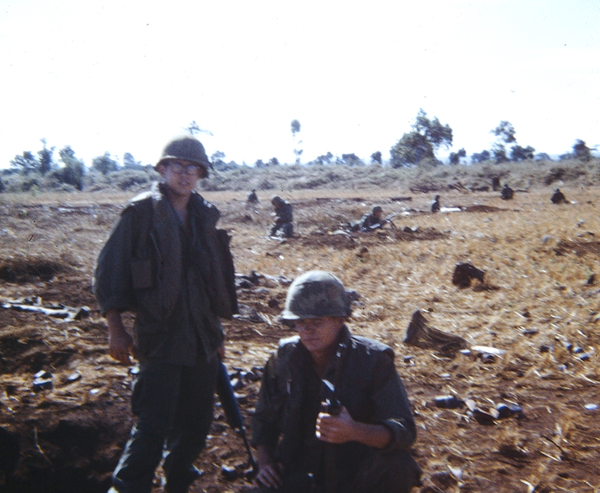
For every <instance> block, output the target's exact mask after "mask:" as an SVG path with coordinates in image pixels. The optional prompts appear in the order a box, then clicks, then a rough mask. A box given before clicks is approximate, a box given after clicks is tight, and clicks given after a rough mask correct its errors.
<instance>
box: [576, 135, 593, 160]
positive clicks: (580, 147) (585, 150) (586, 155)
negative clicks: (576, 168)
mask: <svg viewBox="0 0 600 493" xmlns="http://www.w3.org/2000/svg"><path fill="white" fill-rule="evenodd" d="M573 157H574V158H575V159H579V160H580V161H589V160H590V159H592V151H591V149H590V148H589V147H588V146H587V145H585V142H584V141H583V140H581V139H577V140H576V141H575V144H573Z"/></svg>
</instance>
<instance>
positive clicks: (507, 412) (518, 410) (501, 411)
mask: <svg viewBox="0 0 600 493" xmlns="http://www.w3.org/2000/svg"><path fill="white" fill-rule="evenodd" d="M496 411H497V412H498V417H499V418H500V419H502V418H509V417H511V416H515V415H516V416H520V415H522V414H523V408H522V407H521V406H517V405H516V404H511V405H510V406H509V405H507V404H498V405H497V406H496Z"/></svg>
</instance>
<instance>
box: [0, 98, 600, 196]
mask: <svg viewBox="0 0 600 493" xmlns="http://www.w3.org/2000/svg"><path fill="white" fill-rule="evenodd" d="M301 128H302V127H301V124H300V122H299V121H298V120H296V119H294V120H292V122H291V125H290V129H291V133H292V140H293V152H294V155H295V164H297V165H299V164H302V165H308V166H311V165H321V166H326V165H346V166H364V165H366V164H378V165H384V164H386V163H384V161H383V157H382V153H381V151H375V152H373V153H372V154H371V156H370V162H369V163H366V162H365V161H363V160H362V159H361V158H359V157H358V156H357V155H356V154H355V153H343V154H341V156H338V155H334V154H332V153H331V152H327V153H326V154H323V155H320V156H317V157H316V158H315V159H313V160H311V161H307V162H301V157H302V154H303V149H302V140H300V139H299V134H300V132H301ZM184 130H186V131H188V132H189V133H190V134H192V135H197V134H200V133H206V134H209V135H212V134H211V132H210V131H207V130H203V129H201V128H200V126H199V125H198V124H197V123H196V122H195V121H193V122H191V123H190V124H189V125H188V126H186V127H184ZM490 133H491V134H493V136H494V138H495V140H494V142H493V144H492V146H491V148H490V149H489V150H487V149H484V150H482V151H481V152H475V153H473V154H471V156H470V162H471V163H483V162H491V163H496V164H500V163H504V162H519V161H525V160H537V161H551V158H550V156H549V155H548V154H546V153H536V150H535V149H534V148H533V147H531V146H530V145H527V146H522V145H520V144H519V143H518V142H517V138H516V131H515V128H514V127H513V125H512V124H511V123H510V122H508V121H501V122H500V124H499V125H498V126H497V127H496V128H494V129H492V130H491V131H490ZM452 140H453V131H452V128H451V127H450V125H448V124H442V123H441V122H440V121H439V119H438V118H437V117H433V118H430V117H429V116H428V115H427V113H426V112H425V111H423V109H421V110H419V112H418V114H417V116H416V118H415V120H414V122H413V124H412V126H411V128H410V131H409V132H406V133H404V135H402V137H401V138H400V139H399V140H398V141H397V142H396V143H395V144H394V145H393V146H392V147H391V148H390V160H389V162H388V164H389V165H390V166H391V167H393V168H405V167H414V166H438V165H440V164H443V162H442V161H441V160H440V159H438V158H437V157H436V153H437V152H438V151H439V149H440V148H442V147H444V148H450V147H451V146H452ZM41 142H42V149H41V150H39V151H38V152H37V154H35V153H33V152H31V151H25V152H23V153H22V154H19V155H16V156H15V157H14V158H13V159H12V160H11V161H10V168H9V169H7V170H3V171H2V175H4V176H7V175H11V174H14V173H17V174H19V175H21V176H22V177H24V179H23V180H22V189H23V190H24V191H27V190H29V189H31V188H32V187H35V186H37V185H38V184H39V181H40V180H42V179H43V181H44V182H45V183H46V184H49V185H50V187H51V188H60V187H68V188H72V189H75V190H83V188H84V187H85V185H86V175H89V174H90V173H88V171H91V174H92V175H96V176H107V175H109V174H111V173H115V172H123V171H130V173H129V174H127V173H126V174H125V175H124V177H123V180H124V182H123V187H124V186H128V185H131V184H132V182H136V181H137V182H143V181H145V180H149V179H150V178H151V175H152V173H153V170H152V166H151V165H149V164H147V165H142V163H141V162H140V161H137V160H136V159H135V158H134V157H133V155H132V154H131V153H129V152H126V153H125V154H124V155H123V158H122V164H121V163H119V160H118V158H116V157H114V156H112V155H111V154H110V153H109V152H105V153H104V154H103V155H102V156H97V157H95V158H93V159H92V163H91V167H90V169H89V170H88V168H87V167H86V165H85V164H84V162H83V160H82V159H80V158H78V157H77V156H76V155H75V151H74V150H73V149H72V148H71V146H68V145H67V146H65V147H63V148H62V149H59V150H58V152H57V154H58V155H56V154H55V153H56V148H55V147H48V145H47V142H46V139H41ZM592 150H594V148H590V147H588V146H587V145H586V143H585V142H584V141H583V140H581V139H577V140H576V141H575V143H574V145H573V147H572V150H571V152H567V153H565V154H563V155H561V156H560V157H559V159H560V160H566V159H578V160H580V161H584V162H585V161H589V160H590V159H592V157H593V156H592ZM225 158H226V155H225V153H224V152H222V151H216V152H215V153H213V154H212V155H211V162H212V164H213V167H214V169H216V170H218V171H228V170H233V169H238V168H240V167H242V166H246V163H243V164H241V165H240V164H238V163H236V162H235V161H229V162H227V161H226V160H225ZM280 164H281V163H280V161H279V159H277V158H276V157H272V158H270V159H268V160H262V159H257V160H256V161H255V163H254V167H256V168H259V169H260V168H267V167H272V166H279V165H280ZM448 164H450V165H458V164H469V162H468V159H467V152H466V150H465V149H464V148H463V149H460V150H458V151H456V152H451V153H450V155H449V157H448ZM135 172H138V173H137V175H136V173H135ZM89 181H90V180H89V176H88V182H89ZM5 188H6V187H5V185H4V183H3V180H2V176H0V192H2V191H4V190H5Z"/></svg>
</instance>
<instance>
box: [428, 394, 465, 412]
mask: <svg viewBox="0 0 600 493" xmlns="http://www.w3.org/2000/svg"><path fill="white" fill-rule="evenodd" d="M433 403H434V404H435V405H436V406H437V407H442V408H445V409H457V408H459V407H463V406H464V405H465V401H463V400H461V399H459V398H458V397H456V396H454V395H441V396H439V397H436V398H435V399H434V400H433Z"/></svg>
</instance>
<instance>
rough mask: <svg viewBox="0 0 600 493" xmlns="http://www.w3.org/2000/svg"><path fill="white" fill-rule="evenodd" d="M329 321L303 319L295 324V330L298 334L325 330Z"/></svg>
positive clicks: (324, 319) (323, 319)
mask: <svg viewBox="0 0 600 493" xmlns="http://www.w3.org/2000/svg"><path fill="white" fill-rule="evenodd" d="M328 323H329V320H328V319H326V318H302V319H300V320H296V321H295V322H294V328H295V329H296V330H297V331H298V332H301V331H302V332H315V331H317V332H318V331H320V330H323V329H324V328H325V327H326V326H327V324H328Z"/></svg>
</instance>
